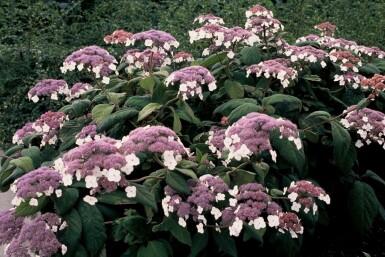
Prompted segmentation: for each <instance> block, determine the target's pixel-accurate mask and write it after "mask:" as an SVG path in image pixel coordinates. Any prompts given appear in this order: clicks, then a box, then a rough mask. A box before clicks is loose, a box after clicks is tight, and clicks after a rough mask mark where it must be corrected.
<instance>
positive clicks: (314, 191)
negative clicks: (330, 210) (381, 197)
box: [284, 180, 330, 215]
mask: <svg viewBox="0 0 385 257" xmlns="http://www.w3.org/2000/svg"><path fill="white" fill-rule="evenodd" d="M286 192H287V193H289V194H288V198H289V199H290V202H292V205H291V209H292V210H293V211H295V212H299V210H300V209H301V208H302V207H303V211H304V212H305V213H308V212H309V210H311V209H312V210H313V215H315V214H316V212H317V210H318V206H317V205H316V203H315V202H314V199H313V198H314V197H315V198H318V199H319V200H321V201H324V202H325V203H326V204H330V197H329V195H328V194H326V193H325V191H324V190H323V189H322V188H320V187H317V186H315V185H313V184H312V183H311V182H310V181H306V180H300V181H296V182H294V181H293V182H292V183H291V184H290V186H289V188H284V193H286Z"/></svg>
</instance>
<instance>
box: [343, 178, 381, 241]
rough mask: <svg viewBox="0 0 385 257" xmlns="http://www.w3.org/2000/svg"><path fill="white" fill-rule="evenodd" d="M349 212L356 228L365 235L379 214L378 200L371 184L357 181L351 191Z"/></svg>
mask: <svg viewBox="0 0 385 257" xmlns="http://www.w3.org/2000/svg"><path fill="white" fill-rule="evenodd" d="M348 204H349V214H350V218H351V220H352V222H353V226H354V228H355V229H356V230H357V231H358V232H359V233H360V234H361V235H364V233H366V232H367V231H369V230H370V228H371V227H372V224H373V221H374V219H375V218H376V216H377V214H378V208H379V207H378V200H377V197H376V194H375V192H374V190H373V188H372V187H371V186H369V185H368V184H366V183H364V182H361V181H355V182H354V184H353V188H352V189H351V191H350V193H349V202H348Z"/></svg>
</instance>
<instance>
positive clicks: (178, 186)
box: [166, 171, 191, 194]
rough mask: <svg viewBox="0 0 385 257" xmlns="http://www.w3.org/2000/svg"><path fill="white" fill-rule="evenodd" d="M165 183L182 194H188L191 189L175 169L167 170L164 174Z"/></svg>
mask: <svg viewBox="0 0 385 257" xmlns="http://www.w3.org/2000/svg"><path fill="white" fill-rule="evenodd" d="M166 183H167V184H168V185H169V186H170V187H172V188H173V189H174V190H176V191H178V192H179V193H183V194H190V193H191V189H190V187H189V185H188V184H187V181H186V178H185V177H184V176H182V175H181V174H179V173H176V172H175V171H169V172H167V174H166Z"/></svg>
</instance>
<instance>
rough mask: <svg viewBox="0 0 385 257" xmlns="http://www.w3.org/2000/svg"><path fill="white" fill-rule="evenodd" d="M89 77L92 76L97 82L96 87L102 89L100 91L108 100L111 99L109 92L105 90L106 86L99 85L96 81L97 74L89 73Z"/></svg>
mask: <svg viewBox="0 0 385 257" xmlns="http://www.w3.org/2000/svg"><path fill="white" fill-rule="evenodd" d="M89 75H90V76H91V78H92V79H93V80H94V81H95V83H96V85H97V86H98V88H100V90H101V91H102V92H103V93H104V94H105V95H106V96H107V98H110V95H109V94H108V92H107V90H106V89H105V88H104V86H103V85H102V84H101V83H99V81H98V80H97V79H96V76H95V74H94V73H93V72H92V71H90V72H89Z"/></svg>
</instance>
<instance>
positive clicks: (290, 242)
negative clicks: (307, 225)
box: [268, 230, 303, 257]
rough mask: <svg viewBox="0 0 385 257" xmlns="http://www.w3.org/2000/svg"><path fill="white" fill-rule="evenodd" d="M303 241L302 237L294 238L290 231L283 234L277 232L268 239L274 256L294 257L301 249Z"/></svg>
mask: <svg viewBox="0 0 385 257" xmlns="http://www.w3.org/2000/svg"><path fill="white" fill-rule="evenodd" d="M302 239H303V238H302V235H298V238H292V236H291V235H290V233H289V232H288V231H285V233H281V232H279V231H278V230H275V231H274V233H271V234H270V235H269V237H268V242H269V245H270V248H269V249H270V251H271V252H272V254H274V256H285V257H294V256H296V255H297V254H298V252H299V250H300V249H301V245H302Z"/></svg>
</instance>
